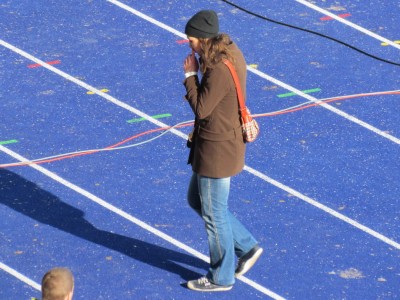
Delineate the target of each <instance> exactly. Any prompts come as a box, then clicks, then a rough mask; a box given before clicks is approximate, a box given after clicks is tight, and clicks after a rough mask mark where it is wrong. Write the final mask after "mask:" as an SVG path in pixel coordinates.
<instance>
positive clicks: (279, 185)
mask: <svg viewBox="0 0 400 300" xmlns="http://www.w3.org/2000/svg"><path fill="white" fill-rule="evenodd" d="M244 169H245V170H246V171H247V172H249V173H251V174H253V175H254V176H256V177H258V178H260V179H262V180H264V181H266V182H268V183H270V184H272V185H274V186H276V187H277V188H279V189H281V190H284V191H286V192H288V193H289V194H291V195H293V196H296V197H297V198H299V199H301V200H303V201H305V202H307V203H308V204H311V205H312V206H314V207H316V208H319V209H321V210H323V211H325V212H326V213H328V214H330V215H332V216H334V217H335V218H338V219H340V220H342V221H344V222H346V223H348V224H350V225H352V226H354V227H356V228H358V229H360V230H361V231H363V232H365V233H367V234H369V235H372V236H373V237H375V238H377V239H379V240H381V241H382V242H384V243H386V244H388V245H390V246H393V247H395V248H396V249H400V244H399V243H397V242H395V241H393V240H391V239H389V238H388V237H386V236H384V235H383V234H380V233H379V232H376V231H375V230H372V229H371V228H368V227H367V226H364V225H362V224H360V223H358V222H357V221H355V220H353V219H350V218H349V217H346V216H345V215H342V214H341V213H339V212H337V211H335V210H333V209H332V208H329V207H328V206H325V205H323V204H321V203H319V202H317V201H315V200H313V199H311V198H310V197H307V196H305V195H303V194H301V193H299V192H298V191H296V190H294V189H292V188H290V187H288V186H286V185H284V184H282V183H280V182H279V181H276V180H275V179H272V178H271V177H269V176H267V175H265V174H263V173H261V172H259V171H257V170H255V169H253V168H251V167H249V166H247V165H246V166H245V168H244Z"/></svg>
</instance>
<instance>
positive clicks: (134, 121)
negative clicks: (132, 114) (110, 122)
mask: <svg viewBox="0 0 400 300" xmlns="http://www.w3.org/2000/svg"><path fill="white" fill-rule="evenodd" d="M171 116H172V115H171V114H160V115H155V116H151V117H152V118H154V119H162V118H167V117H171ZM141 121H147V119H146V118H136V119H132V120H128V121H127V122H128V123H136V122H141Z"/></svg>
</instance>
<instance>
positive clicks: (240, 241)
mask: <svg viewBox="0 0 400 300" xmlns="http://www.w3.org/2000/svg"><path fill="white" fill-rule="evenodd" d="M228 214H229V220H230V223H231V227H232V233H233V240H234V243H235V244H234V246H235V253H236V256H237V257H242V256H243V255H245V254H246V253H248V252H249V251H250V250H251V249H253V248H254V247H255V246H256V245H257V244H258V243H257V241H256V239H255V238H254V237H253V235H252V234H251V233H250V232H249V231H248V230H247V229H246V227H244V225H243V224H242V223H241V222H240V221H239V220H238V219H237V218H236V217H235V216H234V215H233V214H232V213H230V212H228Z"/></svg>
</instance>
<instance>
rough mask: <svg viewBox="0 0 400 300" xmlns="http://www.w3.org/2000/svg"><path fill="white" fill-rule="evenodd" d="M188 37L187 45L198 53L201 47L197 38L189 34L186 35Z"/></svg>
mask: <svg viewBox="0 0 400 300" xmlns="http://www.w3.org/2000/svg"><path fill="white" fill-rule="evenodd" d="M188 39H189V47H190V48H192V50H193V51H194V52H196V53H197V54H200V52H201V47H200V41H199V39H198V38H195V37H191V36H188Z"/></svg>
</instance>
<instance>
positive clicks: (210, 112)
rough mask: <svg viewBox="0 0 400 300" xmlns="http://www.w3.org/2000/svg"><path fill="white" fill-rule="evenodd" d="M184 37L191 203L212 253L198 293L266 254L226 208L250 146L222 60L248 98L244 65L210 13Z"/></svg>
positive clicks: (197, 18)
mask: <svg viewBox="0 0 400 300" xmlns="http://www.w3.org/2000/svg"><path fill="white" fill-rule="evenodd" d="M185 33H186V35H187V37H188V39H189V45H190V48H191V50H192V52H191V53H190V54H189V55H188V56H187V58H186V59H185V61H184V64H183V68H184V72H185V81H184V86H185V88H186V96H185V98H186V100H187V101H188V103H189V105H190V107H191V108H192V110H193V113H194V115H195V127H194V131H193V135H192V139H191V143H190V144H191V145H190V147H191V149H190V155H189V163H190V164H191V165H192V170H193V174H192V177H191V180H190V184H189V189H188V202H189V205H190V206H191V207H192V208H193V209H194V210H195V211H196V212H197V213H198V214H199V215H200V216H201V217H202V219H203V220H204V222H205V225H206V231H207V236H208V243H209V250H210V268H209V271H208V273H207V274H206V275H205V276H204V277H202V278H199V279H196V280H192V281H189V282H188V283H187V286H188V288H190V289H192V290H197V291H210V292H212V291H227V290H230V289H231V288H232V286H233V284H234V282H235V277H239V276H241V275H243V274H244V273H245V272H247V271H248V270H249V269H250V268H251V267H252V266H253V265H254V263H255V262H256V261H257V259H258V258H259V257H260V255H261V253H262V252H263V249H262V248H260V247H259V245H258V243H257V241H256V240H255V238H254V237H253V236H252V235H251V233H250V232H249V231H248V230H247V229H246V228H245V227H244V226H243V224H242V223H240V221H239V220H238V219H237V218H236V217H235V216H233V214H232V213H231V212H230V211H229V207H228V198H229V190H230V178H231V177H232V176H234V175H236V174H238V173H240V172H241V171H242V169H243V167H244V157H245V149H246V144H245V143H244V141H243V135H242V129H241V124H240V115H239V104H238V98H237V94H236V89H235V84H234V81H233V79H232V75H231V73H230V71H229V69H228V67H227V66H226V65H225V64H224V60H229V61H230V62H231V63H232V64H233V65H234V67H235V70H236V72H237V74H238V76H239V79H240V84H241V87H242V90H243V93H244V94H246V72H247V69H246V62H245V59H244V57H243V54H242V52H241V51H240V49H239V48H238V47H237V45H236V44H235V43H234V42H232V40H231V39H230V37H229V36H228V35H227V34H224V33H219V20H218V16H217V14H216V13H215V12H214V11H212V10H202V11H199V12H198V13H196V14H195V15H194V16H193V17H192V18H191V19H190V20H189V21H188V22H187V24H186V28H185ZM196 54H197V55H198V56H199V60H197V58H196ZM199 71H200V72H201V75H202V76H201V80H200V79H199V75H198V72H199ZM244 96H245V95H244ZM236 257H238V263H237V265H236Z"/></svg>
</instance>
